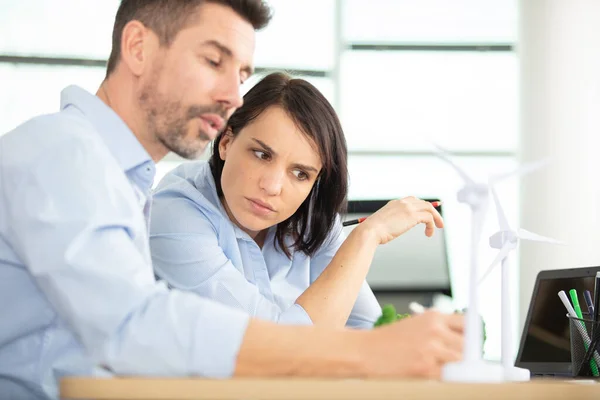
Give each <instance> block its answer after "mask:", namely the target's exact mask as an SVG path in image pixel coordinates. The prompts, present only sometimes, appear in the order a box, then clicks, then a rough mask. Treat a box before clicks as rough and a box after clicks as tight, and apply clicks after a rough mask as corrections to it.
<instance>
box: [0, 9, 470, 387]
mask: <svg viewBox="0 0 600 400" xmlns="http://www.w3.org/2000/svg"><path fill="white" fill-rule="evenodd" d="M269 18H270V12H269V9H268V7H267V6H265V5H264V4H262V2H261V1H253V0H237V1H236V0H230V1H225V0H223V1H217V0H211V1H208V0H207V1H201V0H196V1H192V0H188V1H183V0H179V1H173V0H123V1H122V3H121V5H120V7H119V10H118V13H117V17H116V21H115V27H114V33H113V51H112V54H111V56H110V59H109V62H108V71H107V77H106V80H105V81H104V82H103V84H102V85H101V87H100V89H99V90H98V93H97V94H96V96H94V95H92V94H89V93H87V92H85V91H84V90H82V89H80V88H77V87H68V88H67V89H65V90H64V91H63V92H62V105H61V111H60V112H58V113H56V114H52V115H46V116H41V117H37V118H34V119H32V120H30V121H28V122H26V123H25V124H23V125H21V126H20V127H18V128H16V129H15V130H14V131H13V132H10V133H8V134H7V135H5V136H3V137H2V138H1V139H0V196H1V197H0V198H1V201H0V304H2V308H1V309H0V310H1V311H0V318H1V321H2V322H1V323H0V393H2V395H3V397H6V398H17V399H19V398H28V399H29V398H56V397H57V396H58V393H57V382H58V380H59V379H60V378H61V377H62V376H65V375H92V374H101V373H115V374H123V375H128V374H137V375H161V376H170V375H202V376H207V377H229V376H282V375H296V376H324V377H325V376H329V377H341V376H349V377H374V376H397V377H402V376H422V377H437V376H439V372H440V368H441V366H442V365H443V364H444V363H445V362H448V361H451V360H452V361H453V360H456V359H458V358H459V357H460V351H461V346H462V327H463V325H462V324H463V321H462V319H461V318H460V317H457V316H447V315H439V314H436V313H426V314H425V315H423V316H419V317H414V318H410V319H408V320H407V321H405V322H401V323H398V324H396V325H395V326H390V327H385V328H378V329H375V330H373V331H366V332H365V331H362V332H359V331H350V330H334V329H331V328H319V327H315V326H285V325H275V324H272V323H269V322H265V321H259V320H255V319H250V318H248V317H247V316H246V315H245V314H244V313H241V312H237V311H236V310H232V309H229V308H226V307H224V306H220V305H219V304H216V303H214V302H211V301H209V300H207V299H203V298H200V297H198V296H195V295H193V294H189V293H183V292H180V291H175V290H173V291H169V290H167V289H166V288H165V287H164V286H163V285H162V284H160V283H157V282H155V280H154V277H153V272H152V266H151V262H150V258H149V252H148V236H147V225H146V222H147V217H148V211H149V207H150V204H149V192H150V187H151V184H152V180H153V177H154V163H155V162H157V161H158V160H160V159H161V158H162V157H163V156H164V155H165V154H167V152H169V151H174V152H175V153H177V154H179V155H181V156H184V157H187V158H194V157H196V156H197V155H199V154H200V153H201V152H202V151H203V150H204V148H205V147H206V144H207V143H208V142H209V141H210V140H211V139H212V138H214V137H215V135H216V134H217V133H218V132H219V130H220V129H221V128H222V127H223V124H224V122H225V121H226V119H227V118H229V116H230V115H231V114H232V113H233V111H234V110H235V109H236V108H237V107H239V106H240V105H241V103H242V99H241V97H240V93H239V89H240V84H241V82H243V81H244V80H245V79H246V78H247V77H248V76H249V75H250V74H251V73H252V57H253V52H254V33H255V32H254V31H255V29H259V28H261V27H262V26H264V25H266V24H267V22H268V20H269ZM418 222H426V223H427V224H428V227H429V228H431V227H432V224H433V222H432V220H431V219H430V218H421V219H415V224H417V223H418Z"/></svg>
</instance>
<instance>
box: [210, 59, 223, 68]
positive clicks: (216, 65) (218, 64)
mask: <svg viewBox="0 0 600 400" xmlns="http://www.w3.org/2000/svg"><path fill="white" fill-rule="evenodd" d="M206 62H207V63H208V64H209V65H210V66H212V67H215V68H216V67H218V66H220V65H221V63H220V62H219V61H215V60H212V59H210V58H207V59H206Z"/></svg>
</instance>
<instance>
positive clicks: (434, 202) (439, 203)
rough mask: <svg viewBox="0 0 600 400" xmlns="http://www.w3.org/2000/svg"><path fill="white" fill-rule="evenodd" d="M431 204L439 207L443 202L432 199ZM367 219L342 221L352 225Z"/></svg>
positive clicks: (344, 223)
mask: <svg viewBox="0 0 600 400" xmlns="http://www.w3.org/2000/svg"><path fill="white" fill-rule="evenodd" d="M431 205H432V206H434V207H439V206H441V205H442V202H441V201H432V202H431ZM365 219H367V217H362V218H357V219H351V220H350V221H344V222H342V226H350V225H356V224H360V223H361V222H363V221H364V220H365Z"/></svg>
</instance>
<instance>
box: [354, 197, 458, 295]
mask: <svg viewBox="0 0 600 400" xmlns="http://www.w3.org/2000/svg"><path fill="white" fill-rule="evenodd" d="M425 200H426V201H429V202H433V201H439V199H425ZM389 201H390V200H389V199H378V200H350V201H349V202H348V212H347V214H346V215H345V216H344V218H343V219H344V220H345V221H348V220H353V219H358V218H362V217H368V216H369V215H371V214H373V213H374V212H376V211H377V210H379V209H380V208H381V207H383V206H384V205H386V204H387V203H388V202H389ZM437 210H438V212H439V213H440V214H442V206H441V205H440V206H439V207H437ZM355 227H356V225H353V226H348V227H346V228H344V230H345V232H346V234H350V232H351V231H352V229H354V228H355ZM423 229H424V228H422V227H416V228H414V229H411V230H409V231H408V232H406V233H404V234H403V235H401V236H400V237H398V238H396V239H394V240H393V241H391V242H389V243H387V244H384V245H382V246H379V247H377V250H376V251H375V255H374V257H373V262H372V264H371V268H370V269H369V273H368V274H367V282H368V283H369V285H370V286H371V289H372V290H373V292H375V295H376V296H378V295H385V294H398V293H411V294H416V293H421V294H426V293H427V294H431V293H443V294H445V295H447V296H450V297H451V296H452V290H451V287H452V285H451V282H450V269H449V266H448V254H447V246H446V238H445V233H444V231H443V230H439V231H437V232H436V233H435V235H433V237H430V238H428V237H427V236H425V235H424V234H423Z"/></svg>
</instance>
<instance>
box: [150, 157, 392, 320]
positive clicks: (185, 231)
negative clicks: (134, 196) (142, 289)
mask: <svg viewBox="0 0 600 400" xmlns="http://www.w3.org/2000/svg"><path fill="white" fill-rule="evenodd" d="M288 239H289V240H287V243H288V244H290V243H291V237H289V238H288ZM344 239H345V235H344V233H343V231H342V227H341V223H340V222H339V221H338V223H337V225H336V226H335V229H334V230H333V231H332V233H331V234H330V235H329V238H328V240H327V241H326V243H325V244H324V245H323V247H322V248H320V249H319V250H318V251H317V252H316V253H315V254H314V256H313V257H309V256H307V255H305V254H304V253H302V252H293V253H292V258H291V259H289V258H288V257H287V256H286V255H285V254H284V253H283V252H282V251H280V250H279V249H278V248H276V247H275V227H272V228H270V229H269V231H268V234H267V236H266V239H265V243H264V246H263V248H262V249H261V248H260V247H259V246H258V245H257V244H256V242H255V241H254V240H253V239H252V238H251V237H250V236H249V235H248V234H247V233H245V232H244V231H242V230H241V229H240V228H239V227H237V226H236V225H235V224H233V223H232V222H231V220H230V219H229V217H228V216H227V213H226V212H225V209H224V208H223V205H222V204H221V201H220V200H219V199H218V196H217V192H216V188H215V182H214V179H213V176H212V174H211V172H210V166H209V165H208V163H206V162H204V161H200V162H192V163H185V164H182V165H180V166H179V167H177V168H176V169H175V170H173V171H171V172H170V173H169V174H167V175H166V176H165V178H164V179H163V180H162V181H161V182H160V184H159V185H158V187H157V188H156V191H155V194H154V200H153V203H152V218H150V252H151V254H152V261H153V264H154V269H155V271H156V273H157V275H158V276H159V277H160V278H161V279H164V280H165V281H167V282H168V283H169V284H170V285H171V286H173V287H175V288H178V289H183V290H189V291H193V292H195V293H198V294H199V295H201V296H204V297H208V298H211V299H215V300H217V301H219V302H221V303H223V304H226V305H228V306H232V307H236V308H239V309H241V310H244V311H245V312H247V313H248V314H249V315H252V316H254V317H257V318H261V319H267V320H271V321H276V322H279V323H287V324H309V323H311V320H310V318H309V316H308V314H307V313H306V312H305V311H304V309H303V308H302V307H301V306H300V305H298V304H295V301H296V299H297V298H298V297H299V296H300V295H301V294H302V292H304V291H305V290H306V289H307V288H308V287H309V286H310V285H311V284H312V283H313V282H314V281H315V280H316V279H317V277H318V276H319V275H320V274H321V272H323V270H324V269H325V268H326V267H327V265H329V262H330V261H331V259H332V258H333V256H334V255H335V253H336V252H337V250H338V249H339V247H340V246H341V245H342V243H343V241H344ZM380 315H381V307H380V306H379V304H378V303H377V300H376V299H375V296H374V295H373V292H372V291H371V289H370V288H369V286H368V285H367V283H366V282H364V283H363V286H362V287H361V290H360V293H359V295H358V298H357V300H356V303H355V305H354V307H353V309H352V313H351V314H350V317H349V319H348V322H347V326H349V327H354V328H371V327H372V326H373V323H374V322H375V320H376V319H377V318H378V317H379V316H380Z"/></svg>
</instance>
